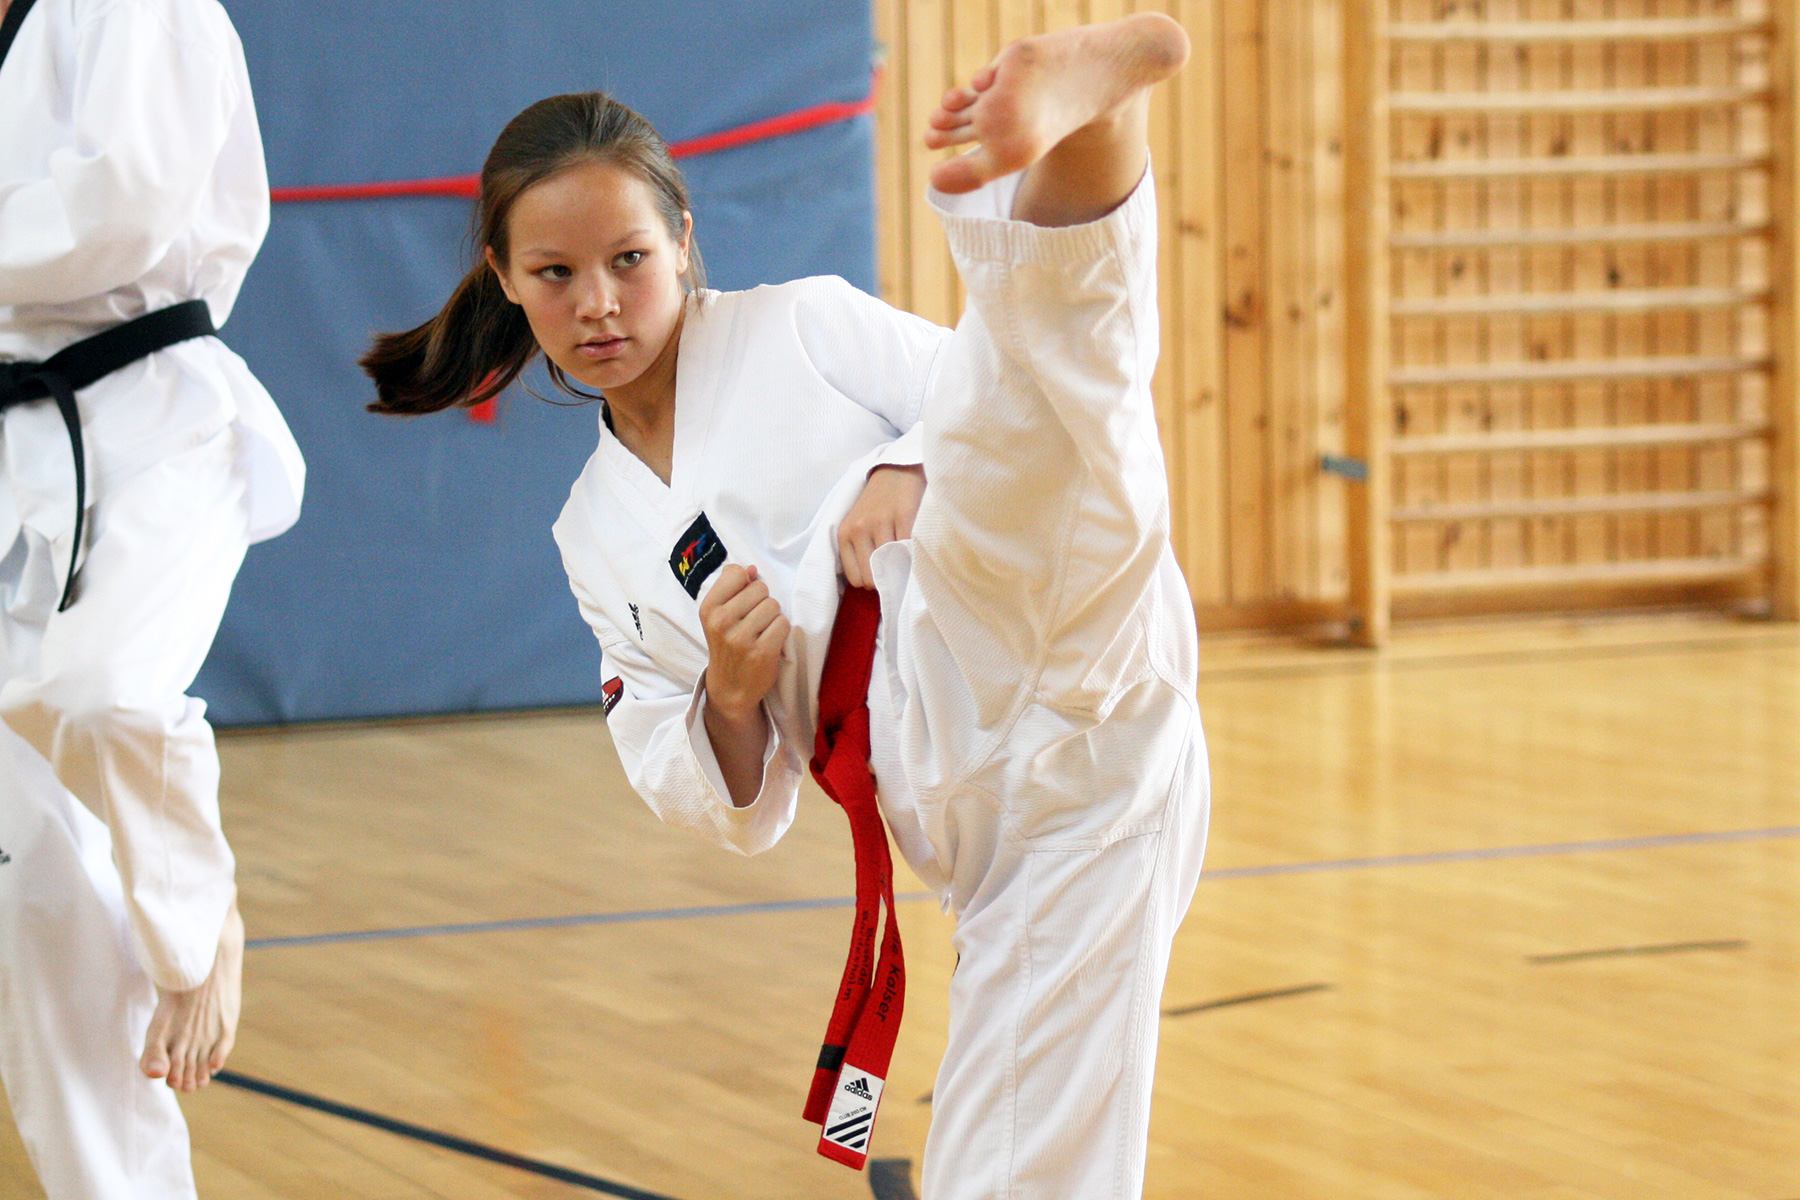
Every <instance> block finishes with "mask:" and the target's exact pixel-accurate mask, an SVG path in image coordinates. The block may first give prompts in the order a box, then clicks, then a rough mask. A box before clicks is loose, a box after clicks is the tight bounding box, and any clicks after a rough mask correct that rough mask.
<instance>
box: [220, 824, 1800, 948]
mask: <svg viewBox="0 0 1800 1200" xmlns="http://www.w3.org/2000/svg"><path fill="white" fill-rule="evenodd" d="M1792 837H1800V825H1775V826H1771V827H1770V828H1767V829H1728V830H1721V831H1718V832H1713V833H1670V834H1660V835H1654V836H1650V837H1635V838H1608V839H1606V840H1603V841H1594V842H1546V843H1541V844H1538V845H1530V846H1487V847H1479V848H1476V849H1473V850H1439V851H1434V852H1430V853H1425V854H1389V855H1383V856H1380V857H1376V858H1335V859H1326V860H1323V861H1319V862H1301V863H1271V864H1269V865H1266V866H1260V867H1225V868H1222V869H1219V870H1215V871H1207V872H1205V873H1204V874H1202V875H1201V876H1200V880H1201V882H1202V883H1204V882H1206V881H1208V880H1212V881H1215V882H1218V881H1223V880H1229V879H1262V878H1266V877H1269V876H1275V875H1317V874H1323V873H1326V872H1330V871H1362V870H1369V869H1372V868H1376V867H1421V866H1431V865H1434V864H1437V863H1458V862H1493V861H1497V860H1500V859H1508V858H1548V857H1552V856H1555V855H1561V854H1596V853H1602V852H1606V851H1615V850H1654V849H1658V848H1662V847H1668V846H1711V845H1719V844H1722V843H1729V842H1759V841H1770V840H1773V839H1776V838H1792ZM895 899H896V900H899V901H902V902H905V901H914V900H933V901H935V900H936V899H937V897H936V895H934V894H933V893H931V892H903V893H901V894H900V895H898V896H896V897H895ZM855 905H856V897H854V896H820V897H816V898H814V899H810V900H769V901H764V902H762V903H758V904H702V905H695V906H692V907H689V908H645V909H627V910H626V911H623V912H606V913H579V914H576V915H573V916H566V917H521V918H516V919H514V920H510V921H469V922H464V923H461V924H454V925H404V926H400V927H398V928H394V929H360V930H352V931H350V932H346V933H306V934H299V935H296V936H293V937H266V938H250V939H249V940H248V941H246V942H245V943H244V947H245V949H248V950H263V949H269V948H272V947H278V946H331V945H337V944H339V943H343V942H374V941H383V940H386V939H389V938H420V937H442V936H448V935H451V934H463V933H516V932H519V931H521V930H530V929H569V928H575V927H578V926H584V925H632V924H637V923H640V922H644V921H683V920H689V919H692V918H695V917H747V916H755V915H758V914H762V913H789V912H813V911H816V910H819V909H831V908H853V907H855Z"/></svg>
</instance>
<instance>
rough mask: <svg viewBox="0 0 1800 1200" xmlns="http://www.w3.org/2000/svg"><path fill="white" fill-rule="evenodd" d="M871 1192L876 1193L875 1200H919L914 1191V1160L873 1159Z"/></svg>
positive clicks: (870, 1172) (870, 1171)
mask: <svg viewBox="0 0 1800 1200" xmlns="http://www.w3.org/2000/svg"><path fill="white" fill-rule="evenodd" d="M869 1190H870V1191H871V1192H874V1193H875V1200H919V1197H918V1193H917V1192H914V1191H913V1185H912V1159H910V1158H871V1159H870V1160H869Z"/></svg>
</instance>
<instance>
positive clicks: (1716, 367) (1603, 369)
mask: <svg viewBox="0 0 1800 1200" xmlns="http://www.w3.org/2000/svg"><path fill="white" fill-rule="evenodd" d="M1768 365H1769V359H1768V357H1767V356H1760V357H1752V356H1723V355H1721V356H1717V357H1709V356H1702V355H1695V356H1693V357H1688V358H1675V357H1672V356H1665V357H1657V358H1601V359H1556V360H1552V361H1549V362H1518V363H1483V364H1480V365H1477V366H1467V367H1398V368H1395V369H1394V370H1393V371H1391V372H1390V373H1389V374H1388V382H1389V383H1390V384H1392V385H1393V386H1394V387H1436V386H1442V385H1444V384H1454V383H1554V382H1558V381H1561V380H1567V379H1681V378H1685V377H1687V376H1692V375H1727V374H1731V373H1734V372H1737V371H1756V370H1761V369H1763V368H1765V367H1767V366H1768Z"/></svg>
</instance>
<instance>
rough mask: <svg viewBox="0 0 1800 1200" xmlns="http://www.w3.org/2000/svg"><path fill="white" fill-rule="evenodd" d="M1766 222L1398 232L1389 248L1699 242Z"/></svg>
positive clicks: (1745, 232)
mask: <svg viewBox="0 0 1800 1200" xmlns="http://www.w3.org/2000/svg"><path fill="white" fill-rule="evenodd" d="M1768 228H1769V225H1768V222H1766V221H1686V222H1675V221H1670V222H1659V223H1658V224H1655V225H1592V226H1588V227H1586V228H1582V227H1575V228H1567V229H1434V230H1429V231H1424V232H1420V233H1395V234H1391V235H1389V237H1388V245H1390V246H1393V247H1395V248H1397V249H1406V250H1450V249H1463V248H1468V249H1480V248H1482V247H1485V246H1568V245H1576V246H1585V245H1589V244H1592V243H1594V242H1697V241H1703V240H1706V239H1709V238H1731V237H1754V236H1756V235H1757V234H1761V233H1766V232H1767V231H1768Z"/></svg>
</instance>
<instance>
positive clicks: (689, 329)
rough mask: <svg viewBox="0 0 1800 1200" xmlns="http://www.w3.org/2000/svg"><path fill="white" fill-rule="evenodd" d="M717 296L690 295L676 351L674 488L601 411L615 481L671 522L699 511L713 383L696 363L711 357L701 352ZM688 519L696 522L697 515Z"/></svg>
mask: <svg viewBox="0 0 1800 1200" xmlns="http://www.w3.org/2000/svg"><path fill="white" fill-rule="evenodd" d="M715 295H716V293H712V292H708V291H701V292H696V293H694V294H692V295H690V296H689V297H688V300H687V304H688V311H687V315H686V317H685V318H684V319H683V321H682V323H681V342H680V344H679V345H678V346H676V348H675V435H674V443H673V445H672V446H671V447H670V452H669V482H668V483H666V484H665V483H664V482H663V481H662V479H661V478H660V477H658V475H657V474H656V472H655V471H652V470H651V469H650V467H649V465H648V464H647V463H645V462H644V460H643V459H641V458H639V457H638V456H637V455H636V454H633V453H632V452H631V450H630V448H629V447H627V446H626V445H625V443H624V442H622V441H620V440H619V436H618V434H616V433H614V432H613V431H612V428H611V426H610V425H609V423H608V422H607V420H606V414H605V410H604V409H603V410H602V411H601V417H600V450H601V452H602V453H603V454H605V455H606V458H607V463H608V466H609V467H610V468H611V473H612V475H613V477H614V478H615V479H618V480H620V481H622V482H624V483H627V484H629V485H630V486H631V488H632V490H633V491H635V492H637V493H638V495H639V496H640V497H641V498H642V499H643V500H644V502H645V503H647V504H648V505H649V506H650V508H651V509H652V510H653V511H655V512H657V513H658V514H659V515H661V516H662V517H663V518H664V519H665V520H666V519H668V518H669V517H670V516H672V515H674V516H678V515H679V514H680V513H683V512H688V510H689V509H690V508H691V507H692V506H693V491H694V478H693V476H694V472H695V471H696V470H697V469H698V463H699V460H700V459H701V458H703V457H704V456H705V453H706V443H707V439H708V436H709V435H710V434H711V432H712V418H713V412H712V409H713V403H712V400H713V396H714V387H713V381H712V380H711V379H709V378H707V377H706V373H705V372H702V371H699V370H697V369H696V368H695V366H694V364H695V363H696V362H697V361H699V360H701V359H704V358H705V357H706V355H705V353H704V352H703V351H699V347H700V346H701V344H702V342H703V340H704V338H705V337H706V330H705V326H706V325H707V324H708V323H707V322H706V321H705V320H703V319H702V318H703V317H704V316H705V315H706V309H708V308H710V307H711V304H710V301H711V300H712V299H713V298H714V297H715ZM697 351H698V352H697ZM688 515H689V516H690V517H691V516H692V513H688Z"/></svg>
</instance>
